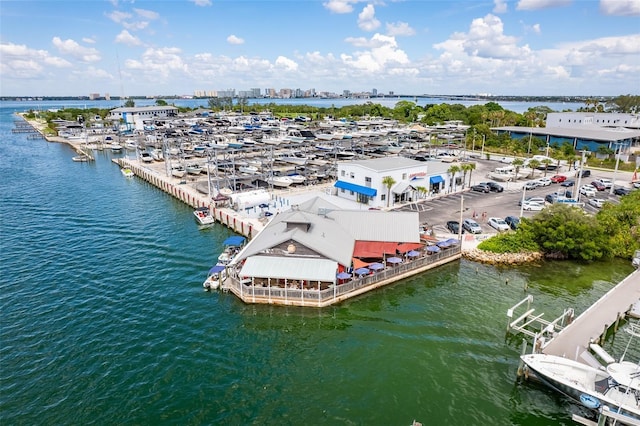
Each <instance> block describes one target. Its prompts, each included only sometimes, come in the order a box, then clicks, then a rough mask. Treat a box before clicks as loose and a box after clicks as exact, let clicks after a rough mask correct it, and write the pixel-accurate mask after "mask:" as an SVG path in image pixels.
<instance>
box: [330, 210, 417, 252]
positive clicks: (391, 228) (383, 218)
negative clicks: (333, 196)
mask: <svg viewBox="0 0 640 426" xmlns="http://www.w3.org/2000/svg"><path fill="white" fill-rule="evenodd" d="M327 216H328V217H330V218H332V219H334V220H335V223H336V224H338V225H340V228H341V229H344V230H346V232H348V233H349V234H350V235H352V236H353V238H354V239H355V240H363V241H393V242H398V243H418V242H420V234H419V229H420V217H419V215H418V212H396V211H392V212H385V211H375V210H372V211H369V210H367V211H358V210H336V211H332V212H329V213H327ZM351 250H352V251H353V246H352V247H351Z"/></svg>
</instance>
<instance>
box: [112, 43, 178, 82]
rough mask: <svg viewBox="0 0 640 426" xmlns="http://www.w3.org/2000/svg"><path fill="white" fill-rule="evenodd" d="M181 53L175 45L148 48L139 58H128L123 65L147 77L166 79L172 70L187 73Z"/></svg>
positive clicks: (156, 79)
mask: <svg viewBox="0 0 640 426" xmlns="http://www.w3.org/2000/svg"><path fill="white" fill-rule="evenodd" d="M181 54H182V51H181V50H180V49H179V48H177V47H164V48H160V49H154V48H148V49H147V50H145V51H144V53H143V54H142V57H141V59H140V60H135V59H128V60H126V61H125V64H124V65H125V68H127V69H128V70H137V71H140V72H141V74H142V75H143V76H144V77H145V78H147V79H152V80H154V81H158V80H160V81H166V79H167V78H168V77H169V76H171V75H172V73H174V72H179V73H181V74H183V75H184V73H188V71H189V67H188V66H187V64H186V63H185V62H184V61H183V59H182V57H181V56H180V55H181Z"/></svg>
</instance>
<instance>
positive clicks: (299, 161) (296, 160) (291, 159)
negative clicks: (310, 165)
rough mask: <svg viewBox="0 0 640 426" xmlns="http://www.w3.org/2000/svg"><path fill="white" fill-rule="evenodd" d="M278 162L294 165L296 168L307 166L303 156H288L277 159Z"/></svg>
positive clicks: (305, 158)
mask: <svg viewBox="0 0 640 426" xmlns="http://www.w3.org/2000/svg"><path fill="white" fill-rule="evenodd" d="M278 160H280V161H282V162H285V163H290V164H295V165H296V166H304V165H305V164H307V160H308V158H307V157H305V156H303V155H297V154H288V155H283V156H281V157H278Z"/></svg>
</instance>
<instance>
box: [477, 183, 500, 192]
mask: <svg viewBox="0 0 640 426" xmlns="http://www.w3.org/2000/svg"><path fill="white" fill-rule="evenodd" d="M480 185H489V189H490V190H491V191H494V192H502V191H504V188H503V187H502V185H500V184H497V183H496V182H481V183H480Z"/></svg>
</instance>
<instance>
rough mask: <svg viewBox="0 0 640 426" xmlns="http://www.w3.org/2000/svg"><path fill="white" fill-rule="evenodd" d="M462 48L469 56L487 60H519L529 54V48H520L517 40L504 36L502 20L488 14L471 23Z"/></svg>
mask: <svg viewBox="0 0 640 426" xmlns="http://www.w3.org/2000/svg"><path fill="white" fill-rule="evenodd" d="M459 37H461V38H464V41H463V43H462V47H463V49H464V50H465V52H467V53H468V54H469V55H472V56H480V57H486V58H517V57H520V56H522V55H527V54H528V53H529V48H528V46H523V47H519V46H518V45H517V39H516V38H515V37H513V36H507V35H505V34H504V26H503V24H502V20H501V19H500V18H498V17H497V16H495V15H491V14H488V15H487V16H485V17H484V18H477V19H474V20H473V21H472V22H471V26H470V27H469V33H468V34H466V35H463V34H459Z"/></svg>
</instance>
